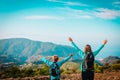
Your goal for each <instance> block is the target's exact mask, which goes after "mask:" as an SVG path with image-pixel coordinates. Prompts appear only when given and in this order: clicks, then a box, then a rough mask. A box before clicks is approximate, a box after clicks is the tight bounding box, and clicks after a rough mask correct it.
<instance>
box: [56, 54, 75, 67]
mask: <svg viewBox="0 0 120 80" xmlns="http://www.w3.org/2000/svg"><path fill="white" fill-rule="evenodd" d="M72 56H73V54H70V55H69V56H68V57H66V58H64V59H63V60H62V61H60V62H58V64H59V66H61V65H62V64H64V63H65V62H67V61H68V60H69V59H70V58H71V57H72Z"/></svg>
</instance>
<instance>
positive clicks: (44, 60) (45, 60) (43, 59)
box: [41, 57, 52, 66]
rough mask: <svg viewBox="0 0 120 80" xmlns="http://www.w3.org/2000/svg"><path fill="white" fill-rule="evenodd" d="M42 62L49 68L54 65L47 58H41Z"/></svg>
mask: <svg viewBox="0 0 120 80" xmlns="http://www.w3.org/2000/svg"><path fill="white" fill-rule="evenodd" d="M41 61H43V62H44V63H46V64H47V65H48V66H50V65H51V64H52V62H50V61H49V60H47V59H46V58H45V57H43V58H41Z"/></svg>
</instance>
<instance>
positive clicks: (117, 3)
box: [112, 1, 120, 8]
mask: <svg viewBox="0 0 120 80" xmlns="http://www.w3.org/2000/svg"><path fill="white" fill-rule="evenodd" d="M112 5H113V6H114V7H116V8H120V1H116V2H113V3H112Z"/></svg>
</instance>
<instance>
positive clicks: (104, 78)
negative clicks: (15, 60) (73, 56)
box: [0, 72, 120, 80]
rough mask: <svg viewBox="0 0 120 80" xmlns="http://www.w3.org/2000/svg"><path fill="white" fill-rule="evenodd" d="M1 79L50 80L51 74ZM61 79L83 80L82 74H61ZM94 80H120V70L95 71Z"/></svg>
mask: <svg viewBox="0 0 120 80" xmlns="http://www.w3.org/2000/svg"><path fill="white" fill-rule="evenodd" d="M0 80H49V76H37V77H25V78H8V79H0ZM61 80H81V74H65V75H61ZM94 80H120V72H105V73H95V79H94Z"/></svg>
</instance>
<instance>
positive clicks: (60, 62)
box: [41, 56, 71, 80]
mask: <svg viewBox="0 0 120 80" xmlns="http://www.w3.org/2000/svg"><path fill="white" fill-rule="evenodd" d="M70 58H71V56H68V57H66V58H64V59H63V60H62V61H59V62H57V64H58V66H59V69H60V66H62V64H64V63H65V62H66V61H68V60H69V59H70ZM41 60H42V61H43V62H44V63H46V64H47V65H48V66H49V67H50V65H51V64H53V62H51V61H49V60H47V59H46V58H44V57H43V58H41ZM50 77H51V80H53V79H60V75H58V76H57V77H53V76H50Z"/></svg>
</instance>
